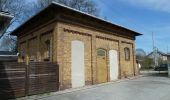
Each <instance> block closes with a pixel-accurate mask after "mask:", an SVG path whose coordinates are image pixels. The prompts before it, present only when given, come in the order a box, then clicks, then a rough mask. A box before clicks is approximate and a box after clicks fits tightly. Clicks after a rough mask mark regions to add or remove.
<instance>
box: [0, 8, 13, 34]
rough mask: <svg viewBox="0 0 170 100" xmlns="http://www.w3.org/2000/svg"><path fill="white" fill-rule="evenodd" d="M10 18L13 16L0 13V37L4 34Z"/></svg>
mask: <svg viewBox="0 0 170 100" xmlns="http://www.w3.org/2000/svg"><path fill="white" fill-rule="evenodd" d="M12 18H13V16H11V15H10V14H9V13H7V12H3V11H0V36H1V35H2V34H4V32H5V31H6V29H7V28H8V26H9V24H10V21H11V20H12Z"/></svg>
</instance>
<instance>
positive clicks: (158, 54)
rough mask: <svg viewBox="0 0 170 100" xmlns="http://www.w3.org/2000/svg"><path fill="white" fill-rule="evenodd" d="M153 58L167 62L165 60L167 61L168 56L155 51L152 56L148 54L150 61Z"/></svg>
mask: <svg viewBox="0 0 170 100" xmlns="http://www.w3.org/2000/svg"><path fill="white" fill-rule="evenodd" d="M154 56H156V57H158V58H160V59H161V60H163V61H167V60H168V54H166V53H163V52H161V51H159V50H157V51H156V52H155V54H154V52H151V53H149V54H148V57H149V58H152V59H153V58H154Z"/></svg>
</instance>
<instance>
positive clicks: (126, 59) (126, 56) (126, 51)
mask: <svg viewBox="0 0 170 100" xmlns="http://www.w3.org/2000/svg"><path fill="white" fill-rule="evenodd" d="M124 56H125V61H130V49H129V48H128V47H125V48H124Z"/></svg>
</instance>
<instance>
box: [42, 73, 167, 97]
mask: <svg viewBox="0 0 170 100" xmlns="http://www.w3.org/2000/svg"><path fill="white" fill-rule="evenodd" d="M41 100H170V78H167V77H163V76H157V75H149V76H143V77H140V78H137V79H133V80H127V81H122V82H116V83H111V84H106V85H102V86H98V87H95V88H90V89H85V90H80V91H75V92H71V93H65V94H55V95H52V96H49V97H43V98H41Z"/></svg>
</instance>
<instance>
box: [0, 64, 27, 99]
mask: <svg viewBox="0 0 170 100" xmlns="http://www.w3.org/2000/svg"><path fill="white" fill-rule="evenodd" d="M22 96H25V64H24V63H14V62H10V63H0V99H9V98H16V97H22Z"/></svg>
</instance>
